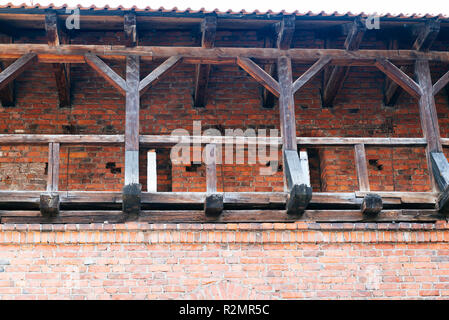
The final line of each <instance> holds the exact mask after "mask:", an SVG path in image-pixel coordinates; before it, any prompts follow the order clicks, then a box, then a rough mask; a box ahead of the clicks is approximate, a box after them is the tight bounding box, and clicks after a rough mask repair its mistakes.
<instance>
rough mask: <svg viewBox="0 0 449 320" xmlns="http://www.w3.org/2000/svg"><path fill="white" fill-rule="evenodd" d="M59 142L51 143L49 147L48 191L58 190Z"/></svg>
mask: <svg viewBox="0 0 449 320" xmlns="http://www.w3.org/2000/svg"><path fill="white" fill-rule="evenodd" d="M58 183H59V143H50V144H49V148H48V174H47V192H56V191H58Z"/></svg>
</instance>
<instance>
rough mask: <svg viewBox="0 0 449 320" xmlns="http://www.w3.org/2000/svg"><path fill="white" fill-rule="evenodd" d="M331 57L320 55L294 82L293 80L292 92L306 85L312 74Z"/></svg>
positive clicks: (321, 67) (319, 69)
mask: <svg viewBox="0 0 449 320" xmlns="http://www.w3.org/2000/svg"><path fill="white" fill-rule="evenodd" d="M330 61H331V58H329V57H322V58H320V59H319V60H318V61H317V62H315V63H314V64H313V65H312V66H311V67H310V68H309V69H307V71H306V72H304V73H303V74H302V75H301V76H300V77H299V78H298V79H296V81H295V82H293V93H295V92H296V91H298V90H299V89H301V88H302V87H303V86H304V85H306V84H307V83H308V82H309V81H310V80H311V79H312V78H313V77H314V76H316V75H317V74H318V73H319V72H320V71H321V70H322V69H323V68H324V67H325V66H326V65H327V64H328V63H329V62H330Z"/></svg>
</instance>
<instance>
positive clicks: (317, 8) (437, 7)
mask: <svg viewBox="0 0 449 320" xmlns="http://www.w3.org/2000/svg"><path fill="white" fill-rule="evenodd" d="M0 2H1V3H7V2H12V3H14V4H21V3H24V2H25V3H26V4H28V5H30V4H36V3H40V4H41V5H47V4H49V3H54V4H55V5H62V4H65V3H66V4H68V5H69V6H75V5H77V4H81V5H83V6H90V5H92V4H95V5H96V6H104V5H106V4H108V5H109V6H110V7H116V6H118V5H122V6H124V7H131V6H133V5H136V6H137V7H139V8H144V7H146V6H150V7H151V8H154V9H157V8H159V7H161V6H163V7H164V8H166V9H167V8H169V9H171V8H173V7H177V8H178V9H181V10H182V9H187V8H191V9H200V8H205V9H206V10H213V9H215V8H218V9H219V10H220V11H226V10H228V9H232V10H233V11H239V10H241V9H245V10H247V11H253V10H255V9H258V10H259V11H267V10H269V9H271V10H273V11H274V12H276V11H281V10H285V11H287V12H292V11H295V10H298V11H300V12H308V11H312V12H321V11H325V12H334V11H338V12H340V13H346V12H347V11H350V12H352V13H360V12H365V13H369V14H383V13H388V12H389V13H392V14H399V13H403V14H411V13H417V14H426V13H428V14H443V15H446V16H449V0H430V1H422V0H419V1H418V0H409V1H404V0H400V1H398V0H370V1H366V0H365V1H363V0H334V1H332V0H309V1H302V0H276V1H272V0H270V1H268V0H245V1H242V0H50V1H48V0H0Z"/></svg>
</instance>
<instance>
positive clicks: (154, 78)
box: [139, 56, 182, 95]
mask: <svg viewBox="0 0 449 320" xmlns="http://www.w3.org/2000/svg"><path fill="white" fill-rule="evenodd" d="M181 61H182V58H181V57H180V56H174V57H170V58H168V59H167V60H165V61H164V62H163V63H162V64H161V65H160V66H158V67H157V68H156V69H154V70H153V71H152V72H151V73H150V74H149V75H147V76H146V77H145V78H143V79H142V81H140V83H139V94H140V95H142V94H143V93H144V92H145V91H146V90H147V89H148V88H150V87H151V86H154V85H155V84H156V83H157V82H158V81H159V80H160V78H161V77H162V76H163V75H165V74H166V73H168V72H170V71H171V70H172V69H173V68H175V67H176V66H177V65H178V64H179V63H181Z"/></svg>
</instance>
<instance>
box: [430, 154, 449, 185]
mask: <svg viewBox="0 0 449 320" xmlns="http://www.w3.org/2000/svg"><path fill="white" fill-rule="evenodd" d="M430 159H431V161H432V172H433V175H434V177H435V181H436V183H437V184H438V187H439V188H440V190H441V191H443V192H445V191H446V190H447V189H448V187H449V163H448V162H447V159H446V156H445V155H444V153H443V152H431V153H430Z"/></svg>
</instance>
